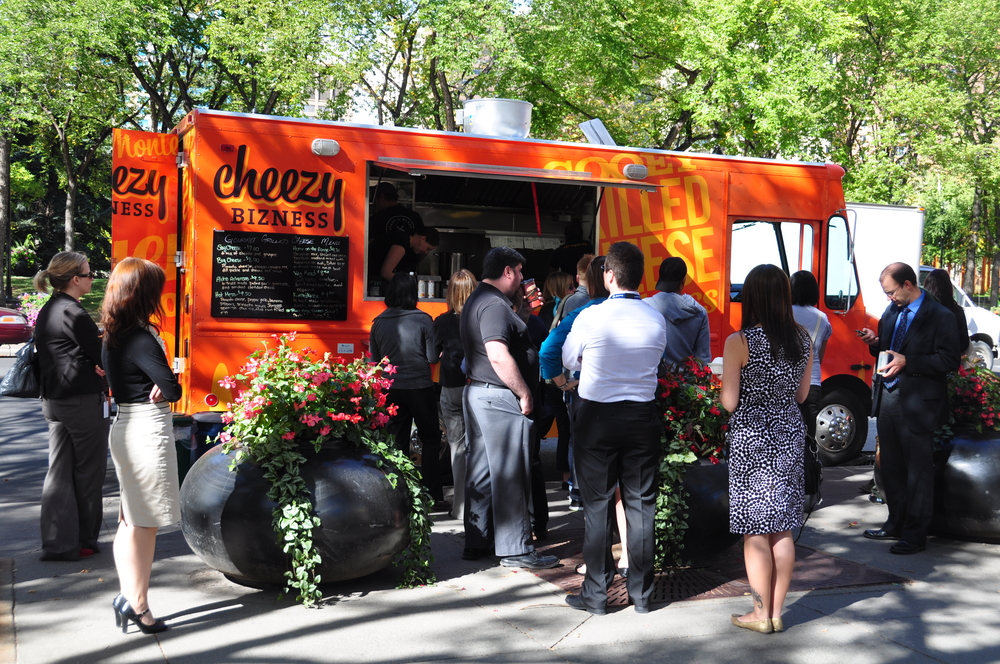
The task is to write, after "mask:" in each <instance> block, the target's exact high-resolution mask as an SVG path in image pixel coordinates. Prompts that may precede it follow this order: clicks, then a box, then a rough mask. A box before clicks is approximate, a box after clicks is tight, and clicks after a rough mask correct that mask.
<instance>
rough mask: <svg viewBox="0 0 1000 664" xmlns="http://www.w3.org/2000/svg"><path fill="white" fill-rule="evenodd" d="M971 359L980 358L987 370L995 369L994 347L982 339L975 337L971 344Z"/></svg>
mask: <svg viewBox="0 0 1000 664" xmlns="http://www.w3.org/2000/svg"><path fill="white" fill-rule="evenodd" d="M968 352H969V359H970V360H972V359H975V358H979V359H981V360H982V361H983V366H984V367H986V370H987V371H993V349H992V348H990V345H989V344H988V343H986V342H985V341H983V340H982V339H973V340H972V343H970V344H969V351H968Z"/></svg>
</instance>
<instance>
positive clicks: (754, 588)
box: [722, 265, 812, 634]
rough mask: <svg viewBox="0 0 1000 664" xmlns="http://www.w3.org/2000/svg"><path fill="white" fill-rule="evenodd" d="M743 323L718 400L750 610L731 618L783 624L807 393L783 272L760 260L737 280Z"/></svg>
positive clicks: (804, 351) (803, 356)
mask: <svg viewBox="0 0 1000 664" xmlns="http://www.w3.org/2000/svg"><path fill="white" fill-rule="evenodd" d="M741 298H742V302H743V324H742V330H740V331H739V332H736V333H734V334H732V335H731V336H730V337H729V338H728V339H726V347H725V351H724V353H723V377H722V405H723V406H724V407H725V408H726V410H728V411H730V412H732V413H733V415H732V417H731V418H730V421H729V439H728V442H729V529H730V530H731V531H732V532H734V533H741V534H743V558H744V562H745V564H746V569H747V578H748V579H749V580H750V593H751V595H752V597H753V610H752V611H751V612H750V613H747V614H745V615H743V616H737V615H734V616H733V618H732V622H733V624H734V625H736V626H737V627H743V628H745V629H750V630H753V631H757V632H762V633H765V634H767V633H770V632H772V631H776V632H780V631H783V630H784V624H783V623H782V620H781V608H782V605H783V604H784V602H785V594H786V593H787V592H788V586H789V584H790V583H791V579H792V567H793V566H794V565H795V543H794V542H793V540H792V533H791V531H792V529H793V528H797V527H799V526H801V525H802V503H803V498H804V484H803V482H804V474H803V466H802V458H803V446H804V445H805V435H806V428H805V424H804V423H803V422H802V415H801V413H800V411H799V408H798V406H797V404H798V403H801V402H802V401H804V400H805V399H806V397H807V396H808V395H809V382H810V375H809V372H807V371H806V367H808V366H810V362H811V355H812V353H811V350H810V347H809V346H810V343H809V333H808V332H807V331H806V330H805V329H804V328H802V326H800V325H798V324H797V323H796V322H795V319H794V318H793V317H792V299H791V288H790V286H789V282H788V276H787V275H786V274H785V273H784V272H783V271H782V270H781V269H780V268H778V267H776V266H774V265H758V266H757V267H755V268H754V269H752V270H751V271H750V273H749V274H748V275H747V277H746V280H745V282H744V284H743V289H742V294H741Z"/></svg>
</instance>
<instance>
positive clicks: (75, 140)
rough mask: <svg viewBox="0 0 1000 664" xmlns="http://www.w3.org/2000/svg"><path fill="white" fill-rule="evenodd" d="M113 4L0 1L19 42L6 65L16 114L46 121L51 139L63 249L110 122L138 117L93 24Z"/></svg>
mask: <svg viewBox="0 0 1000 664" xmlns="http://www.w3.org/2000/svg"><path fill="white" fill-rule="evenodd" d="M111 11H114V8H113V7H112V6H110V5H108V4H107V3H103V4H102V3H98V2H96V1H94V0H87V1H85V0H80V1H79V2H76V3H73V4H71V5H66V4H64V3H54V2H52V0H12V1H8V2H5V3H4V4H3V5H0V12H2V22H4V23H6V24H7V25H8V27H9V29H10V31H11V32H10V33H9V34H10V35H11V37H12V39H13V40H15V42H16V43H19V44H20V46H21V49H20V52H19V53H15V54H9V53H8V54H7V55H8V57H10V56H11V55H13V61H12V62H8V66H14V67H16V74H15V77H16V78H15V80H16V84H17V85H19V86H20V89H21V90H22V91H23V94H24V101H23V103H22V104H20V106H19V108H18V110H17V112H18V113H19V114H20V115H21V117H23V118H24V119H26V120H29V121H35V122H40V123H43V124H46V125H48V126H49V127H50V128H51V129H52V131H53V132H54V133H55V135H56V138H57V145H58V152H59V157H60V161H61V164H62V175H63V177H64V182H63V185H64V186H65V191H66V208H65V215H64V227H65V228H64V233H65V244H64V246H65V249H66V250H67V251H70V250H72V249H73V247H74V245H75V237H74V217H75V214H76V203H77V193H78V191H79V186H80V180H81V178H85V177H86V176H87V175H88V172H89V169H90V167H91V165H92V164H93V162H94V160H95V158H96V157H97V156H98V155H99V153H100V151H101V150H102V149H104V148H105V145H106V141H107V139H108V137H109V136H110V135H111V129H112V128H113V127H117V126H121V125H122V124H125V123H126V122H127V121H130V120H133V121H134V118H135V116H137V115H138V114H139V113H140V111H141V107H137V106H136V105H135V104H130V103H129V100H128V94H129V92H130V91H131V89H130V80H129V78H128V76H127V74H126V72H124V71H122V70H121V69H120V68H118V67H116V66H114V65H113V64H111V63H109V62H108V61H106V60H104V59H102V58H101V57H99V54H100V53H101V52H103V51H104V50H105V49H104V45H103V44H102V43H101V40H102V39H103V33H101V32H100V31H99V30H98V31H95V30H94V26H100V25H101V24H102V17H103V16H104V15H106V13H107V12H111Z"/></svg>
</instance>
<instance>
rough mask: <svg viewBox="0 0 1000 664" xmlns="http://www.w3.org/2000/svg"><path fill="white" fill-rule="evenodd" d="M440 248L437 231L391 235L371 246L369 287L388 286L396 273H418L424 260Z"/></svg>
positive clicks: (417, 229)
mask: <svg viewBox="0 0 1000 664" xmlns="http://www.w3.org/2000/svg"><path fill="white" fill-rule="evenodd" d="M439 244H441V240H440V237H439V235H438V232H437V229H436V228H429V227H428V228H415V229H413V230H411V231H408V232H407V231H392V232H389V233H386V234H385V235H383V236H381V237H377V238H375V239H374V240H372V241H371V244H369V245H368V284H369V286H370V287H371V286H374V285H380V286H381V284H382V282H383V281H385V282H388V281H390V280H391V279H392V275H393V274H395V273H397V272H416V271H417V265H419V264H420V261H421V259H423V257H424V256H426V255H427V254H428V253H430V252H431V251H432V250H434V249H436V248H437V247H438V245H439Z"/></svg>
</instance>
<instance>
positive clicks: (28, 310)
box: [17, 293, 52, 327]
mask: <svg viewBox="0 0 1000 664" xmlns="http://www.w3.org/2000/svg"><path fill="white" fill-rule="evenodd" d="M50 297H52V296H51V295H48V294H46V293H22V294H21V297H20V298H18V299H19V300H20V304H18V305H17V308H18V309H20V310H21V313H22V314H24V317H25V318H27V319H28V325H30V326H32V327H34V326H35V321H36V320H38V312H39V311H41V310H42V307H43V306H45V303H46V302H48V301H49V298H50Z"/></svg>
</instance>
